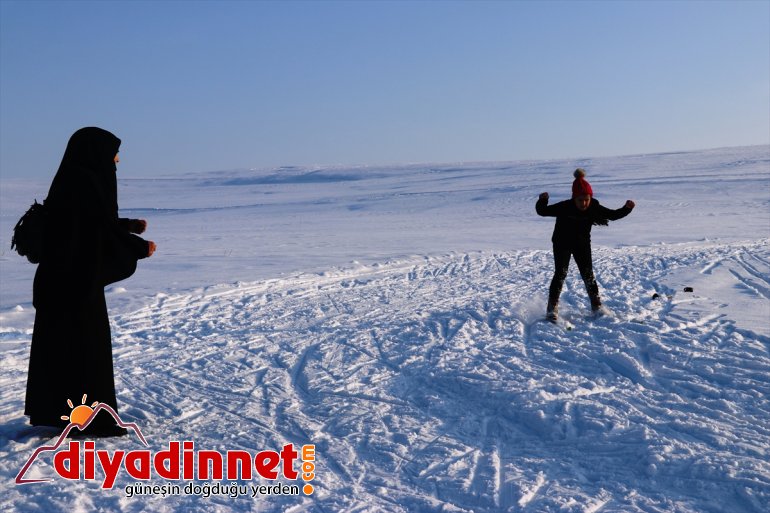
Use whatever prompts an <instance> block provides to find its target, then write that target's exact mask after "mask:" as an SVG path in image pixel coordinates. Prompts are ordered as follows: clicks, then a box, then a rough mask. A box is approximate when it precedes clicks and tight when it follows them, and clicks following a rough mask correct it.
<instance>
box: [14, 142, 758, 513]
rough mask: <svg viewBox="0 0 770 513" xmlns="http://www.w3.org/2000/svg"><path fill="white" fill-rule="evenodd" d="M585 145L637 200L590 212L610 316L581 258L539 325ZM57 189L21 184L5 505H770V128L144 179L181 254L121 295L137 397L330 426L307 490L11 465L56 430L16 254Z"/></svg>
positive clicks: (213, 432) (156, 213)
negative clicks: (483, 158) (625, 145)
mask: <svg viewBox="0 0 770 513" xmlns="http://www.w3.org/2000/svg"><path fill="white" fill-rule="evenodd" d="M578 166H580V167H585V168H586V169H587V171H588V179H589V181H590V182H591V184H592V185H593V188H594V191H595V193H596V197H597V198H598V199H599V200H600V201H601V202H602V204H604V205H606V206H609V207H611V208H617V207H620V206H621V205H622V204H623V202H624V201H625V200H626V199H633V200H635V201H636V203H637V208H636V209H635V210H634V211H633V212H632V214H631V215H630V216H629V217H627V218H625V219H623V220H620V221H617V222H615V223H610V226H609V227H606V228H605V227H597V228H594V237H593V240H594V261H595V267H596V270H597V277H598V280H599V282H600V287H601V289H602V292H603V296H604V300H605V304H606V305H607V306H608V307H609V309H610V310H611V311H612V312H613V315H612V316H609V317H606V318H602V319H598V320H592V319H588V318H587V300H586V294H585V291H584V289H583V285H582V282H581V281H580V279H579V276H578V275H577V271H576V270H575V269H574V265H573V268H572V270H571V274H570V276H569V278H568V281H567V284H566V286H565V290H564V293H563V296H562V303H563V306H562V312H563V314H564V316H565V317H566V318H567V319H568V320H569V321H570V322H571V323H572V324H573V325H574V328H573V329H571V330H567V329H565V327H563V326H553V325H550V324H547V323H544V322H542V320H541V319H542V316H543V313H544V307H545V293H546V288H547V286H548V282H549V280H550V275H551V272H552V269H551V266H552V263H551V253H550V249H549V246H550V242H549V239H550V235H551V231H552V229H553V219H546V218H539V217H538V216H536V215H535V212H534V203H535V200H536V198H537V195H538V194H539V193H540V192H543V191H548V192H550V194H551V197H552V198H553V201H557V200H559V199H561V198H566V197H568V194H569V190H570V185H571V172H572V171H573V170H574V168H575V167H578ZM47 186H48V184H47V183H42V182H32V181H14V180H5V179H4V180H3V181H2V188H1V189H0V226H1V227H2V229H1V230H0V247H1V248H4V249H3V250H2V252H0V279H1V280H2V296H0V345H1V347H2V355H3V356H2V358H3V365H2V370H0V383H2V389H3V393H2V395H0V475H2V481H0V490H2V493H0V509H2V510H3V511H21V512H32V511H95V510H102V511H130V512H133V511H137V512H138V511H207V512H208V511H371V512H380V511H394V512H396V511H405V512H407V511H408V512H411V511H473V512H496V511H514V512H518V511H522V512H525V511H532V512H597V511H602V512H693V513H695V512H697V513H701V512H738V513H739V512H763V513H764V512H767V511H770V507H769V506H770V147H767V146H761V147H746V148H728V149H717V150H708V151H700V152H684V153H676V154H657V155H637V156H628V157H613V158H595V159H575V160H564V161H540V162H510V163H492V164H490V163H478V164H461V165H409V166H401V167H387V168H385V167H366V168H344V169H343V168H319V169H299V168H284V169H274V170H260V171H255V170H237V171H228V172H218V173H210V174H206V175H194V176H184V177H170V178H165V179H161V178H159V179H155V180H151V179H126V180H122V181H121V182H120V197H121V206H122V214H123V215H124V216H126V217H142V218H146V219H147V220H148V221H149V223H150V228H149V230H148V232H147V234H146V236H147V237H148V238H150V239H152V240H155V241H156V242H157V243H158V247H159V250H158V253H157V254H156V255H155V256H153V257H152V258H151V259H149V260H145V261H142V262H141V263H140V268H139V270H138V272H137V274H136V275H135V276H134V277H132V278H130V279H129V280H126V281H125V282H123V283H120V284H118V285H117V286H115V287H112V288H110V289H109V290H108V291H107V297H108V302H109V304H110V310H111V319H112V325H113V347H114V359H115V368H116V379H117V383H116V385H117V388H118V400H119V403H120V408H121V417H122V418H123V419H124V420H126V421H129V422H135V423H137V424H138V425H139V426H141V428H142V432H143V433H144V436H145V437H146V438H147V441H148V443H149V444H150V447H151V448H152V450H154V451H160V450H163V449H164V448H166V447H167V444H168V442H169V441H170V440H194V441H195V443H196V446H199V447H201V448H206V449H218V450H220V451H223V452H224V451H226V450H228V449H229V450H235V449H243V450H247V451H250V452H254V453H256V452H258V451H260V450H268V449H269V450H280V448H281V447H282V446H283V445H285V444H287V443H293V444H295V445H296V446H300V445H304V444H314V445H315V446H316V451H317V460H316V474H317V475H316V478H315V479H314V480H313V481H312V483H313V485H314V487H315V492H314V493H313V494H312V495H310V496H307V495H304V494H301V495H299V496H269V497H268V496H262V497H257V498H252V497H250V496H248V497H244V496H241V497H237V498H232V497H229V496H227V495H221V494H220V495H216V496H212V497H208V498H203V497H201V496H198V495H188V494H184V493H181V494H176V495H169V496H166V497H161V496H142V497H133V498H128V497H126V493H125V488H126V486H127V485H131V484H133V483H136V482H137V480H136V479H133V478H131V477H128V476H126V475H125V474H121V475H120V476H119V477H118V481H117V484H116V486H115V487H114V488H113V489H112V490H102V489H101V488H100V483H101V481H95V482H75V481H65V480H63V479H60V478H59V479H57V480H56V481H54V482H53V483H47V484H29V485H16V484H15V482H14V479H15V477H16V475H17V473H18V472H19V470H20V469H21V468H22V466H23V465H24V463H25V461H26V460H27V459H28V458H29V457H30V456H31V454H32V453H33V452H34V450H35V449H36V448H37V447H38V446H40V445H42V444H43V443H45V442H47V441H49V440H48V438H44V437H40V436H36V435H34V434H33V433H30V430H29V429H28V428H27V427H26V426H25V420H26V419H25V417H24V416H23V415H22V412H23V401H24V386H25V380H26V367H27V361H28V351H29V340H30V337H31V328H32V322H33V318H34V310H33V309H32V307H31V304H30V299H31V298H30V295H31V281H32V277H33V274H34V266H32V265H30V264H28V263H26V262H25V261H24V260H23V259H21V258H20V257H18V256H17V255H16V254H14V253H12V252H11V251H10V250H9V249H8V247H9V239H10V230H11V228H12V226H13V223H14V222H15V220H16V219H17V218H18V217H19V215H20V214H21V213H22V212H23V211H24V210H25V208H26V207H27V206H28V204H29V203H31V201H32V200H33V199H34V198H35V197H37V198H38V199H39V200H42V199H43V197H44V196H45V193H46V190H47ZM685 286H689V287H692V288H693V292H684V291H683V289H684V287H685ZM656 293H657V294H658V295H659V297H657V298H655V299H653V294H656ZM75 399H76V398H73V400H75ZM90 399H94V400H98V398H89V400H90ZM62 406H63V408H62V414H66V413H68V406H67V405H62ZM49 435H50V434H49ZM97 445H98V447H99V448H102V449H113V450H115V449H122V450H132V449H137V448H139V444H138V443H137V440H135V439H133V438H131V437H126V438H121V439H108V440H100V441H98V442H97ZM51 460H52V457H51V456H50V454H49V455H48V457H43V458H41V460H40V461H39V462H38V464H37V465H36V468H35V469H34V472H35V473H36V474H35V475H41V476H50V475H52V469H51ZM164 483H167V481H165V480H164V479H161V478H154V479H153V480H152V481H151V482H150V484H164ZM199 484H201V483H199ZM251 484H269V482H267V481H264V480H261V481H260V480H259V479H255V480H254V481H253V482H252V483H251Z"/></svg>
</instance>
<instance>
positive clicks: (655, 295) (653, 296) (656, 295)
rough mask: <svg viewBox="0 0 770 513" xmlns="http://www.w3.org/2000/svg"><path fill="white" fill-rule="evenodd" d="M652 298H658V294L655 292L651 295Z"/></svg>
mask: <svg viewBox="0 0 770 513" xmlns="http://www.w3.org/2000/svg"><path fill="white" fill-rule="evenodd" d="M652 299H660V294H658V293H657V292H656V293H655V294H653V295H652Z"/></svg>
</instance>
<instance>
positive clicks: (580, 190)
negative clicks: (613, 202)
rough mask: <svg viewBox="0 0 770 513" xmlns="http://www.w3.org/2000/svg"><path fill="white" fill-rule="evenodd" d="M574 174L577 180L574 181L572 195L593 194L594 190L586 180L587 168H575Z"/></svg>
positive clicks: (574, 196)
mask: <svg viewBox="0 0 770 513" xmlns="http://www.w3.org/2000/svg"><path fill="white" fill-rule="evenodd" d="M574 175H575V181H574V182H572V197H573V198H577V197H578V196H586V195H588V196H593V195H594V190H593V189H592V188H591V184H590V183H588V182H587V181H586V180H585V176H586V170H585V169H583V168H580V167H579V168H577V169H576V170H575V173H574Z"/></svg>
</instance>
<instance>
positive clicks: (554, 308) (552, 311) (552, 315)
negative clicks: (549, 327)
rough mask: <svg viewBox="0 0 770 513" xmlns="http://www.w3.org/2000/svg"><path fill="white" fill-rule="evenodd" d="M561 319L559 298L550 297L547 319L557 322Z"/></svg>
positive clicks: (546, 313) (546, 311)
mask: <svg viewBox="0 0 770 513" xmlns="http://www.w3.org/2000/svg"><path fill="white" fill-rule="evenodd" d="M558 319H559V300H558V299H549V300H548V306H547V307H546V310H545V320H547V321H549V322H554V323H555V322H556V321H557V320H558Z"/></svg>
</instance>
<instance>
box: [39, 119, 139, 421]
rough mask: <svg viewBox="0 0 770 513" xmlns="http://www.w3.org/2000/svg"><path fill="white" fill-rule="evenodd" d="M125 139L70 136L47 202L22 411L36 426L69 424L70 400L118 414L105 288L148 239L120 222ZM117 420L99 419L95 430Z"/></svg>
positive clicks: (90, 133)
mask: <svg viewBox="0 0 770 513" xmlns="http://www.w3.org/2000/svg"><path fill="white" fill-rule="evenodd" d="M119 147H120V139H118V138H117V137H115V136H114V135H112V134H111V133H109V132H107V131H105V130H102V129H99V128H84V129H81V130H78V131H77V132H75V134H74V135H73V136H72V138H70V141H69V144H68V145H67V149H66V151H65V153H64V157H63V159H62V163H61V165H60V166H59V170H58V171H57V173H56V176H55V177H54V180H53V183H52V184H51V189H50V191H49V193H48V197H47V198H46V201H45V206H46V208H47V209H48V211H49V215H48V223H47V226H46V231H45V237H44V247H43V256H42V258H41V260H40V264H39V265H38V269H37V273H36V274H35V282H34V287H33V305H34V307H35V310H36V313H35V326H34V333H33V335H32V348H31V351H30V361H29V375H28V378H27V396H26V402H25V410H24V413H25V415H29V417H30V423H31V424H33V425H48V426H57V427H60V426H65V425H66V424H67V421H64V420H61V416H62V415H68V414H69V413H70V407H69V406H68V404H67V400H68V399H70V400H72V402H73V404H75V405H78V404H80V402H81V398H82V396H83V395H84V394H87V396H88V403H89V404H91V403H92V402H94V401H98V402H100V403H106V404H108V405H109V406H111V407H112V408H114V409H115V410H116V411H117V406H118V405H117V400H116V398H115V384H114V377H113V366H112V342H111V335H110V324H109V319H108V317H107V305H106V302H105V298H104V287H105V286H106V285H108V284H110V283H114V282H116V281H119V280H122V279H125V278H127V277H129V276H131V275H132V274H133V273H134V271H135V270H136V262H137V260H138V259H140V258H144V257H146V256H147V255H148V244H147V242H146V241H145V240H143V239H141V238H139V237H137V236H135V235H132V234H131V233H129V231H128V229H127V228H126V226H127V224H128V223H127V221H128V220H122V219H118V203H117V180H116V176H115V171H116V167H115V162H114V157H115V155H116V154H117V152H118V149H119ZM108 424H113V422H112V420H111V419H110V418H109V416H107V415H101V416H98V417H97V418H96V419H95V420H94V423H93V427H94V428H96V429H99V427H100V425H102V426H104V425H108Z"/></svg>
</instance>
